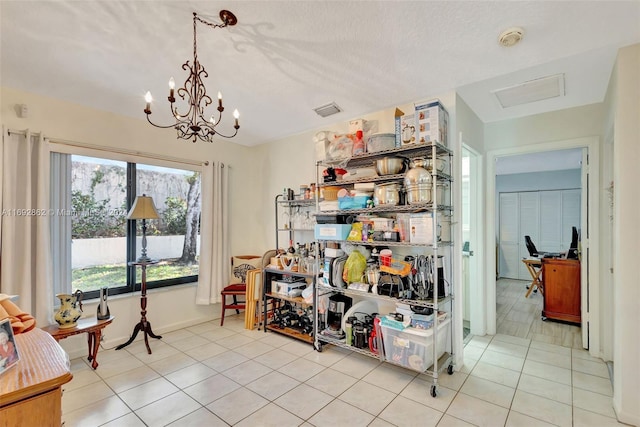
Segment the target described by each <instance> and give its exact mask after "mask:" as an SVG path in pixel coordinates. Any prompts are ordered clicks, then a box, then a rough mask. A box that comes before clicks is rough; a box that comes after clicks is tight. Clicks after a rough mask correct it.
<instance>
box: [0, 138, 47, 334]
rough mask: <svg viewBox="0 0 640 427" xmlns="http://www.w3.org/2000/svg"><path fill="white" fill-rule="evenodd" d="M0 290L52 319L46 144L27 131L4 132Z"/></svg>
mask: <svg viewBox="0 0 640 427" xmlns="http://www.w3.org/2000/svg"><path fill="white" fill-rule="evenodd" d="M0 151H1V153H2V154H1V156H2V158H1V161H2V193H1V196H2V197H1V201H0V204H1V206H0V208H1V209H2V214H3V215H2V220H1V222H0V293H4V294H13V295H19V299H18V300H17V301H16V303H17V305H18V306H19V307H20V308H21V309H22V310H23V311H25V312H28V313H30V314H31V315H32V316H34V317H35V318H36V322H37V325H39V326H45V325H48V324H49V323H51V322H52V320H53V290H52V285H51V251H50V244H49V243H50V236H49V218H50V215H51V212H50V211H49V209H50V203H49V165H50V163H49V147H48V143H47V142H46V141H44V139H43V138H42V135H37V134H32V133H30V132H29V131H25V132H12V131H4V130H3V134H2V150H0Z"/></svg>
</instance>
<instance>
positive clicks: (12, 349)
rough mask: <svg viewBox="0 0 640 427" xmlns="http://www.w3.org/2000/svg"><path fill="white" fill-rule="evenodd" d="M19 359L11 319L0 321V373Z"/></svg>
mask: <svg viewBox="0 0 640 427" xmlns="http://www.w3.org/2000/svg"><path fill="white" fill-rule="evenodd" d="M18 360H20V356H19V355H18V348H17V347H16V340H15V338H14V336H13V329H12V328H11V321H10V320H9V319H5V320H2V321H0V374H2V373H3V372H4V371H6V370H7V369H9V368H11V367H12V366H14V365H15V364H16V363H18Z"/></svg>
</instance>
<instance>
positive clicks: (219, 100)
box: [218, 92, 224, 111]
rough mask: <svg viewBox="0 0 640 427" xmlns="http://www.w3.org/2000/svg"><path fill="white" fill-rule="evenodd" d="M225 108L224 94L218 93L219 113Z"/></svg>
mask: <svg viewBox="0 0 640 427" xmlns="http://www.w3.org/2000/svg"><path fill="white" fill-rule="evenodd" d="M223 109H224V108H223V107H222V93H221V92H218V111H222V110H223Z"/></svg>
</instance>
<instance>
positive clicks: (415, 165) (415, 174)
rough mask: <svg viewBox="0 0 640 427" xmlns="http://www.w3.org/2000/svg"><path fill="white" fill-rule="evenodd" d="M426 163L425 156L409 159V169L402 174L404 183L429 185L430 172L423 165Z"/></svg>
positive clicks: (407, 184) (408, 184) (407, 185)
mask: <svg viewBox="0 0 640 427" xmlns="http://www.w3.org/2000/svg"><path fill="white" fill-rule="evenodd" d="M426 163H427V160H426V159H425V158H422V157H419V158H416V159H413V160H412V161H411V169H409V171H408V172H407V173H406V174H405V175H404V185H405V186H406V187H409V186H413V185H429V186H430V185H431V179H432V178H431V172H429V171H427V170H426V169H425V168H424V167H425V165H426Z"/></svg>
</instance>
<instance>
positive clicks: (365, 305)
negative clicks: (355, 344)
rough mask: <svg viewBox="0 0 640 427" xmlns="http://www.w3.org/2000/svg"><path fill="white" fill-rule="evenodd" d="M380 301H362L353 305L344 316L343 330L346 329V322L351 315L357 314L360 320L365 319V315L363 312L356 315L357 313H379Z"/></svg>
mask: <svg viewBox="0 0 640 427" xmlns="http://www.w3.org/2000/svg"><path fill="white" fill-rule="evenodd" d="M378 310H379V308H378V303H377V302H375V301H369V300H365V301H360V302H357V303H355V304H354V305H352V306H351V308H350V309H349V310H347V312H346V313H345V314H344V316H342V330H343V331H344V330H345V326H344V324H345V322H346V320H347V319H348V318H349V317H351V316H356V317H357V318H358V320H363V316H362V315H361V314H358V315H356V314H355V313H366V314H373V313H379V311H378Z"/></svg>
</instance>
